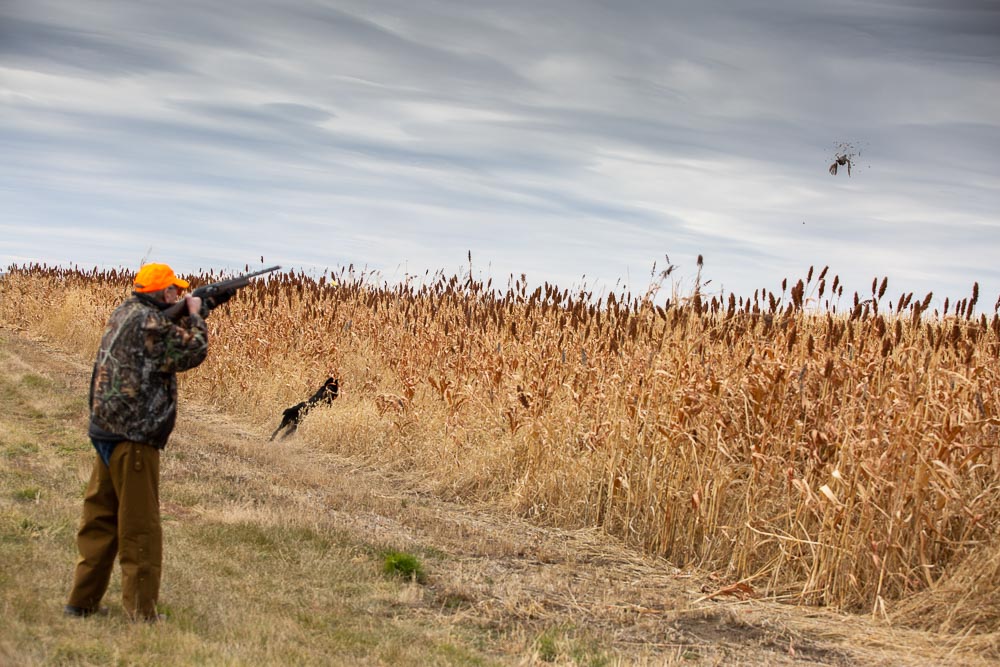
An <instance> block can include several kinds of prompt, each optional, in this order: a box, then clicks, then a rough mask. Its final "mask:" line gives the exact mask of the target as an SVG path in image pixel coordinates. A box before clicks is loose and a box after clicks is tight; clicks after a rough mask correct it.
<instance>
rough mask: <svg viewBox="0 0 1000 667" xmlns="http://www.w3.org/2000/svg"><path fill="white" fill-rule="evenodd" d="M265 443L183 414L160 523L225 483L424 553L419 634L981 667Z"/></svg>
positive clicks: (75, 363) (56, 367)
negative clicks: (197, 489)
mask: <svg viewBox="0 0 1000 667" xmlns="http://www.w3.org/2000/svg"><path fill="white" fill-rule="evenodd" d="M0 337H2V338H3V345H4V348H5V349H6V351H7V353H8V354H9V355H10V356H11V357H12V358H13V360H14V362H15V363H17V364H22V365H23V366H24V367H25V368H32V369H36V370H41V371H44V372H45V373H46V375H49V376H52V377H57V378H59V382H60V383H62V384H63V386H64V388H65V389H66V390H68V391H72V392H79V393H80V394H81V395H85V393H86V386H87V382H88V380H89V373H90V369H89V362H86V361H84V360H81V359H79V358H77V357H75V356H73V355H71V354H68V353H66V352H63V351H60V350H57V349H55V348H52V347H51V346H48V345H46V344H44V343H41V342H38V341H31V340H28V339H27V338H25V337H24V335H23V334H18V333H14V332H11V331H10V330H3V329H0ZM268 435H269V433H268V432H265V429H264V428H257V427H254V426H251V425H247V424H246V423H243V422H241V421H239V420H237V419H234V418H232V417H230V416H228V415H225V414H221V413H219V412H217V411H215V410H213V409H212V408H210V407H207V406H204V405H199V404H196V403H192V402H190V401H187V402H183V401H182V405H181V408H180V416H179V420H178V426H177V430H176V431H175V433H174V436H173V437H172V439H171V443H170V445H169V446H168V449H167V451H166V454H165V456H164V459H163V461H164V472H163V513H164V514H165V515H170V516H172V517H175V518H177V520H180V521H185V520H188V521H197V520H198V517H199V516H204V515H206V514H210V513H211V512H213V511H219V510H214V509H213V508H206V507H191V506H186V505H184V504H183V502H181V501H179V500H178V499H177V497H176V495H174V494H172V492H171V487H172V485H177V484H180V480H182V479H211V480H213V481H214V482H215V483H224V484H226V485H228V488H231V489H232V498H233V504H235V505H237V506H240V507H242V508H243V511H245V513H246V515H247V516H250V517H252V516H253V514H254V512H258V511H270V512H274V511H279V512H280V511H288V512H292V511H294V512H308V513H309V514H310V515H311V516H314V517H315V518H316V522H317V525H321V526H324V527H328V528H333V529H336V530H339V531H344V532H346V533H348V534H352V535H355V536H357V538H358V539H359V540H364V541H365V542H367V543H376V544H379V543H384V544H392V545H397V546H399V547H401V548H406V549H408V550H411V549H412V550H414V551H419V552H421V553H429V554H432V556H431V557H430V558H429V559H428V568H427V569H428V581H427V583H426V585H423V586H414V587H413V592H412V596H411V597H410V599H408V600H407V601H406V602H407V604H408V606H409V611H410V613H413V614H417V615H422V616H425V617H426V618H427V620H428V622H431V623H439V624H441V623H444V624H452V625H454V626H475V627H479V628H483V627H486V628H489V629H491V630H495V631H496V633H497V634H498V635H504V636H512V635H518V634H520V635H521V636H524V637H534V636H538V635H539V633H542V632H544V631H545V630H546V629H550V628H561V629H563V630H565V631H570V630H571V631H572V632H574V633H579V634H580V635H583V636H587V637H592V638H597V641H599V642H600V643H601V648H602V649H603V650H604V651H607V653H608V654H610V655H613V656H616V657H617V658H618V659H619V660H620V661H621V663H623V664H672V663H674V662H677V663H678V664H725V665H731V664H772V665H783V664H824V665H855V664H857V665H911V664H912V665H918V664H919V665H926V664H949V665H956V664H979V661H978V660H977V659H976V657H975V656H973V655H969V654H966V653H963V652H962V651H961V646H960V645H959V646H957V647H956V646H952V647H950V648H949V647H948V646H947V642H945V641H942V638H939V637H934V636H931V635H928V634H926V633H919V632H912V631H907V630H905V629H898V628H891V627H887V626H886V625H885V624H881V623H876V622H873V621H872V620H870V619H868V618H867V617H858V616H850V615H845V614H836V613H833V612H830V611H826V610H818V609H814V608H803V607H795V606H790V605H785V604H780V603H777V602H774V601H766V600H737V599H735V598H733V597H727V596H724V595H719V596H716V597H710V594H711V593H712V592H715V591H718V590H719V589H720V588H721V587H722V586H723V584H725V583H731V582H718V581H713V580H711V579H710V578H709V577H708V576H706V575H704V574H702V573H698V572H686V571H681V570H678V569H677V568H674V567H672V566H671V565H670V564H669V563H666V562H663V561H656V560H653V559H649V558H644V557H642V556H640V555H637V554H635V553H634V552H631V551H629V550H627V549H624V548H622V547H621V546H620V545H619V544H617V543H616V542H615V541H614V540H612V539H610V538H608V537H606V536H604V535H602V534H599V533H596V532H593V531H565V530H554V529H547V528H540V527H538V526H534V525H532V524H530V523H528V522H526V521H523V520H521V519H518V518H512V517H510V516H504V515H500V514H499V513H497V512H495V511H492V510H491V508H489V507H482V506H478V507H477V506H469V505H464V504H456V503H451V502H446V501H443V500H441V499H439V498H436V497H434V496H433V495H431V494H430V493H428V492H427V491H426V490H425V485H423V484H422V483H421V481H420V480H419V479H417V478H415V477H414V476H410V475H407V474H406V473H390V472H385V471H380V470H377V469H373V468H371V467H367V466H361V465H358V464H357V463H356V462H352V461H351V460H349V459H346V458H343V457H339V456H336V455H333V454H330V453H325V452H318V451H315V450H314V449H311V448H310V447H309V446H308V445H307V444H306V443H304V442H302V441H298V440H296V439H290V440H287V441H284V442H282V443H281V444H280V445H276V444H269V443H268V442H267V436H268ZM230 511H231V508H230ZM510 657H511V662H512V664H523V663H526V662H530V658H526V657H519V656H510ZM533 659H537V656H536V658H533Z"/></svg>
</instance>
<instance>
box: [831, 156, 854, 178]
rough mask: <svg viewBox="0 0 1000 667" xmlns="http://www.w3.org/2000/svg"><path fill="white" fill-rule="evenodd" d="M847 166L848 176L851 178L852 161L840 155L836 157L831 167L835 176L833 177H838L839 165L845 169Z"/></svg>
mask: <svg viewBox="0 0 1000 667" xmlns="http://www.w3.org/2000/svg"><path fill="white" fill-rule="evenodd" d="M845 164H846V165H847V176H848V177H850V176H851V160H850V158H848V157H847V156H846V155H838V156H837V157H836V159H835V160H834V161H833V164H831V165H830V174H831V175H833V176H836V175H837V165H840V166H841V167H843V166H844V165H845Z"/></svg>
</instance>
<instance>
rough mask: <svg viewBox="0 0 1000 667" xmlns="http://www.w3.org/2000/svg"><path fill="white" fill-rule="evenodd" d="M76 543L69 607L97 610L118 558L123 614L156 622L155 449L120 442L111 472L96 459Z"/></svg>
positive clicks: (159, 537)
mask: <svg viewBox="0 0 1000 667" xmlns="http://www.w3.org/2000/svg"><path fill="white" fill-rule="evenodd" d="M76 543H77V548H78V549H79V551H80V557H79V558H78V559H77V561H76V570H75V572H74V575H73V590H72V591H71V592H70V594H69V604H70V605H73V606H74V607H80V608H82V609H88V610H96V609H97V608H98V606H99V605H100V602H101V598H103V597H104V593H105V592H106V591H107V589H108V582H109V581H110V579H111V570H112V568H113V566H114V563H115V556H116V555H117V556H118V559H119V562H120V564H121V571H122V605H123V606H124V608H125V613H126V614H127V615H128V616H129V617H131V618H133V619H155V618H156V599H157V597H158V596H159V593H160V568H161V565H162V562H163V532H162V529H161V528H160V451H159V450H158V449H156V448H155V447H150V446H148V445H143V444H139V443H136V442H120V443H118V445H117V446H116V447H115V449H114V451H113V452H112V453H111V465H110V466H105V465H104V462H103V461H102V460H101V457H100V456H98V455H96V454H95V455H94V469H93V471H92V472H91V474H90V483H89V484H88V485H87V491H86V493H85V495H84V498H83V518H82V519H81V520H80V529H79V531H77V536H76Z"/></svg>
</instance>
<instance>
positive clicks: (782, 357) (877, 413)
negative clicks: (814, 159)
mask: <svg viewBox="0 0 1000 667" xmlns="http://www.w3.org/2000/svg"><path fill="white" fill-rule="evenodd" d="M823 273H824V274H825V271H824V272H823ZM809 278H810V280H808V281H803V283H800V284H799V285H796V286H794V287H793V288H792V290H791V293H789V294H788V295H782V296H780V297H779V296H776V295H773V294H769V295H767V296H762V297H761V300H760V303H758V302H756V301H755V302H754V303H753V304H751V303H750V302H747V303H746V305H745V306H744V305H742V304H738V302H736V301H735V299H730V300H729V301H728V303H727V301H726V300H724V299H722V298H718V299H707V298H705V299H703V298H702V297H701V296H700V295H699V294H695V295H693V296H692V297H690V298H687V299H684V300H678V299H674V301H673V303H672V304H671V307H670V308H663V307H662V306H659V307H658V306H656V305H654V300H653V299H652V298H649V299H646V298H639V297H635V298H633V297H631V296H630V295H621V296H617V297H615V298H614V299H613V300H612V299H608V300H607V301H606V302H604V303H603V304H602V305H601V307H600V308H597V307H595V306H593V305H587V303H585V302H584V301H581V300H579V299H575V298H574V297H573V296H571V295H565V293H559V292H558V291H557V290H556V289H555V288H554V287H550V286H546V287H545V289H544V292H543V290H539V291H537V292H536V293H534V294H528V293H526V292H525V291H524V290H523V288H522V287H521V286H522V285H523V283H521V281H517V282H516V283H515V284H514V285H512V286H511V289H510V290H508V292H507V294H506V295H504V294H502V293H491V292H489V290H488V286H484V285H481V284H478V283H475V281H471V280H469V281H466V282H465V283H464V284H463V283H462V281H461V280H460V279H458V278H452V279H449V280H445V279H444V278H442V277H438V278H437V279H436V281H437V282H433V281H429V283H428V284H426V285H423V286H421V287H419V288H417V287H405V288H390V287H388V286H382V287H379V286H378V285H377V284H374V283H372V282H371V281H370V280H369V279H366V278H365V277H363V276H361V277H353V278H352V276H351V274H350V272H349V271H343V272H341V273H340V274H338V275H337V276H336V279H337V281H336V282H337V284H336V285H332V284H331V280H330V279H328V278H324V279H323V280H319V281H317V280H313V279H310V278H307V277H305V276H301V275H299V276H296V275H284V276H281V277H280V278H278V279H275V280H272V281H270V282H269V283H267V284H266V285H264V284H261V285H259V286H256V287H255V288H251V289H248V290H245V291H244V293H243V294H241V295H240V297H238V299H237V300H234V301H233V302H232V303H230V304H228V305H227V306H225V307H224V308H223V309H221V310H220V311H218V312H216V313H213V315H212V316H211V318H210V324H211V330H212V331H211V334H212V350H211V352H210V360H209V361H208V362H206V364H205V365H204V366H203V367H202V368H199V369H198V370H197V371H194V372H192V373H190V374H187V376H185V377H183V381H182V395H183V397H184V398H183V400H182V405H181V414H180V419H179V426H178V430H177V431H176V433H175V436H174V437H173V439H172V441H171V444H170V445H169V446H168V449H167V452H166V454H165V456H164V459H163V460H164V472H163V477H164V480H163V500H164V506H163V513H164V518H165V531H166V565H165V573H164V592H163V596H162V597H163V602H164V604H165V605H166V609H165V611H166V612H167V613H168V615H169V616H170V617H171V618H170V622H168V623H167V624H165V625H164V626H162V627H159V628H145V627H143V628H136V627H132V626H129V625H126V624H125V623H124V622H123V621H122V620H121V618H120V614H116V613H115V609H114V604H115V603H116V602H117V601H116V600H115V599H114V595H115V591H114V590H112V592H111V595H110V598H111V599H110V600H109V602H110V603H111V604H112V608H113V610H112V615H111V617H110V618H109V619H104V620H94V619H88V620H86V621H82V622H80V621H77V622H75V623H74V622H71V621H70V620H67V619H63V618H62V617H61V616H60V615H59V610H60V607H61V604H62V601H63V597H64V596H65V592H66V590H67V589H68V585H69V576H70V571H71V565H72V560H73V539H72V538H73V527H74V525H75V521H76V517H77V513H78V512H79V504H80V500H81V495H82V489H83V484H84V481H85V479H86V474H87V472H88V470H89V465H90V460H91V459H92V456H93V454H92V450H91V449H90V447H89V444H88V443H87V441H86V439H85V435H84V434H85V423H86V405H85V401H86V384H87V380H88V378H89V366H90V363H91V357H92V355H93V352H94V349H95V348H96V343H97V340H98V338H99V335H100V330H101V328H102V326H103V323H104V321H105V319H106V317H107V315H108V313H109V312H110V310H111V309H112V308H113V307H114V306H115V305H116V304H117V303H118V302H119V301H120V299H121V298H122V296H123V295H124V294H125V293H126V291H127V285H128V282H129V280H130V276H129V275H128V274H127V273H126V272H122V273H121V274H118V273H114V272H112V273H97V272H90V273H85V272H79V271H58V270H50V269H44V268H42V267H34V268H32V269H30V270H26V271H12V272H10V273H9V274H8V275H7V276H6V277H5V278H4V279H3V280H2V281H0V324H2V325H3V327H4V329H3V330H2V335H3V337H2V341H3V342H2V345H3V347H2V348H0V370H2V382H3V384H2V391H3V393H2V401H3V410H2V412H0V419H2V420H3V423H2V424H0V428H2V435H0V463H2V466H0V549H2V552H0V558H2V559H3V562H4V564H5V566H4V569H3V571H2V574H0V605H2V607H0V611H2V612H3V618H4V619H7V621H10V622H5V623H4V624H2V625H0V627H2V629H0V661H3V660H7V661H9V662H11V663H12V664H50V663H55V664H115V663H120V664H129V663H132V662H140V661H141V662H144V663H152V664H167V663H169V664H261V663H265V664H359V663H360V664H534V663H537V664H550V663H551V664H595V665H597V664H672V663H676V664H691V663H692V662H693V663H702V664H785V663H788V664H792V663H806V664H929V663H930V664H945V663H948V664H989V663H990V662H991V661H995V660H996V659H997V658H998V655H1000V654H998V651H997V645H998V642H997V630H998V627H997V618H998V616H1000V614H997V613H996V612H997V608H996V607H997V604H998V602H997V595H996V593H997V591H996V583H995V582H996V576H995V574H996V573H997V570H998V569H1000V564H998V559H997V556H996V553H997V551H996V549H995V548H994V546H993V544H994V543H993V542H992V538H993V535H994V534H995V533H996V530H995V528H996V526H997V519H998V509H1000V504H998V500H997V491H998V487H997V483H996V470H997V465H998V458H997V441H996V427H997V422H996V418H995V417H994V416H993V415H994V413H993V410H994V409H995V408H994V406H995V405H996V397H997V386H998V385H997V382H996V379H997V378H996V375H997V368H998V366H997V329H998V328H1000V322H998V320H997V319H996V317H994V318H993V320H992V322H991V321H990V320H988V319H986V318H985V317H982V318H979V319H977V318H976V317H974V316H973V315H972V307H971V306H969V305H968V302H965V303H961V304H959V305H960V306H961V311H962V313H961V315H956V314H955V313H950V314H944V313H940V314H936V315H935V314H930V313H927V312H926V311H924V310H922V309H921V308H920V306H921V305H922V302H920V301H917V302H914V303H913V304H910V303H909V301H911V300H912V297H910V299H907V297H906V295H903V296H902V297H901V298H900V301H899V302H897V303H896V304H892V303H890V302H888V301H887V300H886V299H884V292H885V286H884V284H883V285H882V286H881V287H880V286H878V285H873V289H872V292H873V294H872V298H871V299H868V300H867V301H868V303H864V300H861V299H859V300H858V305H857V307H855V306H854V305H853V304H851V303H850V301H849V300H848V303H849V305H850V308H849V309H848V310H849V311H850V312H848V313H842V314H838V313H837V312H836V310H835V309H836V307H837V306H836V304H835V303H834V304H831V303H829V300H828V302H827V303H825V304H824V303H822V302H821V301H820V300H821V299H822V296H823V292H824V291H825V290H824V289H821V288H820V284H821V283H822V282H823V279H822V278H818V279H817V282H813V281H812V278H813V276H811V275H810V276H809ZM192 279H193V280H195V282H196V283H198V282H204V281H205V280H209V279H211V276H200V277H192ZM824 287H825V285H824ZM880 291H881V292H882V293H880ZM810 295H811V296H810ZM647 296H649V295H647ZM762 306H763V307H762ZM956 311H957V308H956ZM327 373H335V374H336V375H338V376H339V377H340V378H341V379H342V382H343V393H342V396H341V398H340V399H339V400H338V401H337V402H336V403H335V404H334V405H333V406H332V407H330V408H324V409H322V410H317V411H316V412H314V413H313V414H311V415H309V417H307V419H306V420H305V422H304V424H303V426H302V427H301V428H300V429H299V433H298V434H297V435H296V436H294V437H293V438H290V439H288V440H284V441H280V442H277V443H272V444H270V445H269V444H267V443H266V437H267V435H269V434H270V431H271V430H272V429H273V427H274V426H276V423H277V417H278V416H279V415H280V411H281V408H282V407H284V406H287V405H290V404H292V403H294V402H297V401H298V400H301V399H302V398H304V397H305V396H306V395H308V394H309V393H311V391H312V390H313V389H314V388H315V386H316V385H318V383H319V382H320V381H321V380H322V379H323V378H324V377H326V374H327ZM390 548H391V549H397V550H402V551H405V552H408V553H412V554H415V555H417V556H418V557H419V558H420V559H421V561H422V562H423V563H424V566H425V570H426V572H427V578H426V580H424V581H423V583H412V582H404V581H399V580H395V579H392V578H386V577H385V576H384V575H382V573H381V571H380V568H381V565H382V561H381V553H382V552H383V551H384V550H386V549H390ZM984 566H985V567H984ZM140 656H141V657H140Z"/></svg>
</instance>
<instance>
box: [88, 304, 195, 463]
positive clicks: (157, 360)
mask: <svg viewBox="0 0 1000 667" xmlns="http://www.w3.org/2000/svg"><path fill="white" fill-rule="evenodd" d="M162 307H163V306H162V304H160V303H159V302H157V301H156V300H154V299H152V298H150V297H148V296H145V295H143V294H137V293H133V295H132V296H131V297H130V298H128V299H127V300H126V301H125V302H124V303H123V304H122V305H120V306H118V308H116V309H115V311H114V312H113V313H112V314H111V318H110V319H109V320H108V325H107V327H106V328H105V330H104V336H103V337H102V338H101V346H100V349H98V351H97V361H95V362H94V374H93V377H92V379H91V382H90V430H89V435H90V437H92V438H97V439H100V440H110V441H121V440H130V441H132V442H141V443H144V444H147V445H152V446H154V447H157V448H158V449H163V447H164V446H165V445H166V444H167V438H168V437H169V436H170V432H171V431H172V430H173V428H174V421H175V420H176V417H177V375H176V374H177V373H178V372H179V371H186V370H188V369H191V368H194V367H195V366H197V365H198V364H200V363H201V362H202V361H204V360H205V356H206V355H207V354H208V327H207V326H206V325H205V320H204V319H202V318H201V317H200V316H198V315H192V316H190V317H189V318H186V319H185V322H186V324H187V326H181V325H178V324H175V323H174V322H171V321H170V320H169V319H168V318H167V317H166V316H165V315H163V313H162V312H161V308H162Z"/></svg>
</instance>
